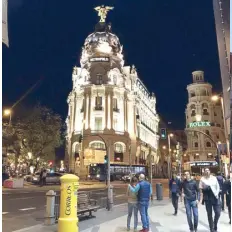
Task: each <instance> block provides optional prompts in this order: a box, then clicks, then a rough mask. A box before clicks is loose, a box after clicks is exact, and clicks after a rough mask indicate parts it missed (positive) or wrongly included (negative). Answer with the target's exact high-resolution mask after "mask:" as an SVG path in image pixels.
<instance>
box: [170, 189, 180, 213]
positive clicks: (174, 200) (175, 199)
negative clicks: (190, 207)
mask: <svg viewBox="0 0 232 232" xmlns="http://www.w3.org/2000/svg"><path fill="white" fill-rule="evenodd" d="M178 201H179V195H177V193H172V205H173V207H174V209H175V213H177V210H178Z"/></svg>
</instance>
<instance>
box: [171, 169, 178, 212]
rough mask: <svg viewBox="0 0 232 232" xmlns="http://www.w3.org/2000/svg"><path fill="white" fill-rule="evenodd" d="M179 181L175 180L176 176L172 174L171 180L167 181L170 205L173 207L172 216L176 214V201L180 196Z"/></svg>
mask: <svg viewBox="0 0 232 232" xmlns="http://www.w3.org/2000/svg"><path fill="white" fill-rule="evenodd" d="M180 186H181V181H180V180H179V179H178V178H177V176H176V174H175V173H173V175H172V179H171V180H170V181H169V191H170V193H171V198H172V205H173V207H174V214H173V215H177V212H178V201H179V196H180Z"/></svg>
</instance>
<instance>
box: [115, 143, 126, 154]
mask: <svg viewBox="0 0 232 232" xmlns="http://www.w3.org/2000/svg"><path fill="white" fill-rule="evenodd" d="M114 151H115V152H118V153H123V152H125V145H124V144H122V143H115V144H114Z"/></svg>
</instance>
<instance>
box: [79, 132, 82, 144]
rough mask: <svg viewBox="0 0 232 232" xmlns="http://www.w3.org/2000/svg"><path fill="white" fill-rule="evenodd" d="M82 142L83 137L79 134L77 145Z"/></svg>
mask: <svg viewBox="0 0 232 232" xmlns="http://www.w3.org/2000/svg"><path fill="white" fill-rule="evenodd" d="M82 140H83V135H82V134H81V135H80V137H79V143H82Z"/></svg>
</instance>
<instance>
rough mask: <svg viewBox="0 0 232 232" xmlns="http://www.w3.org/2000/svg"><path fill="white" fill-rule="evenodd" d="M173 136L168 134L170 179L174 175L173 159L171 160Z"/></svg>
mask: <svg viewBox="0 0 232 232" xmlns="http://www.w3.org/2000/svg"><path fill="white" fill-rule="evenodd" d="M173 136H174V135H173V134H168V178H169V179H170V178H171V174H172V159H171V137H173Z"/></svg>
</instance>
